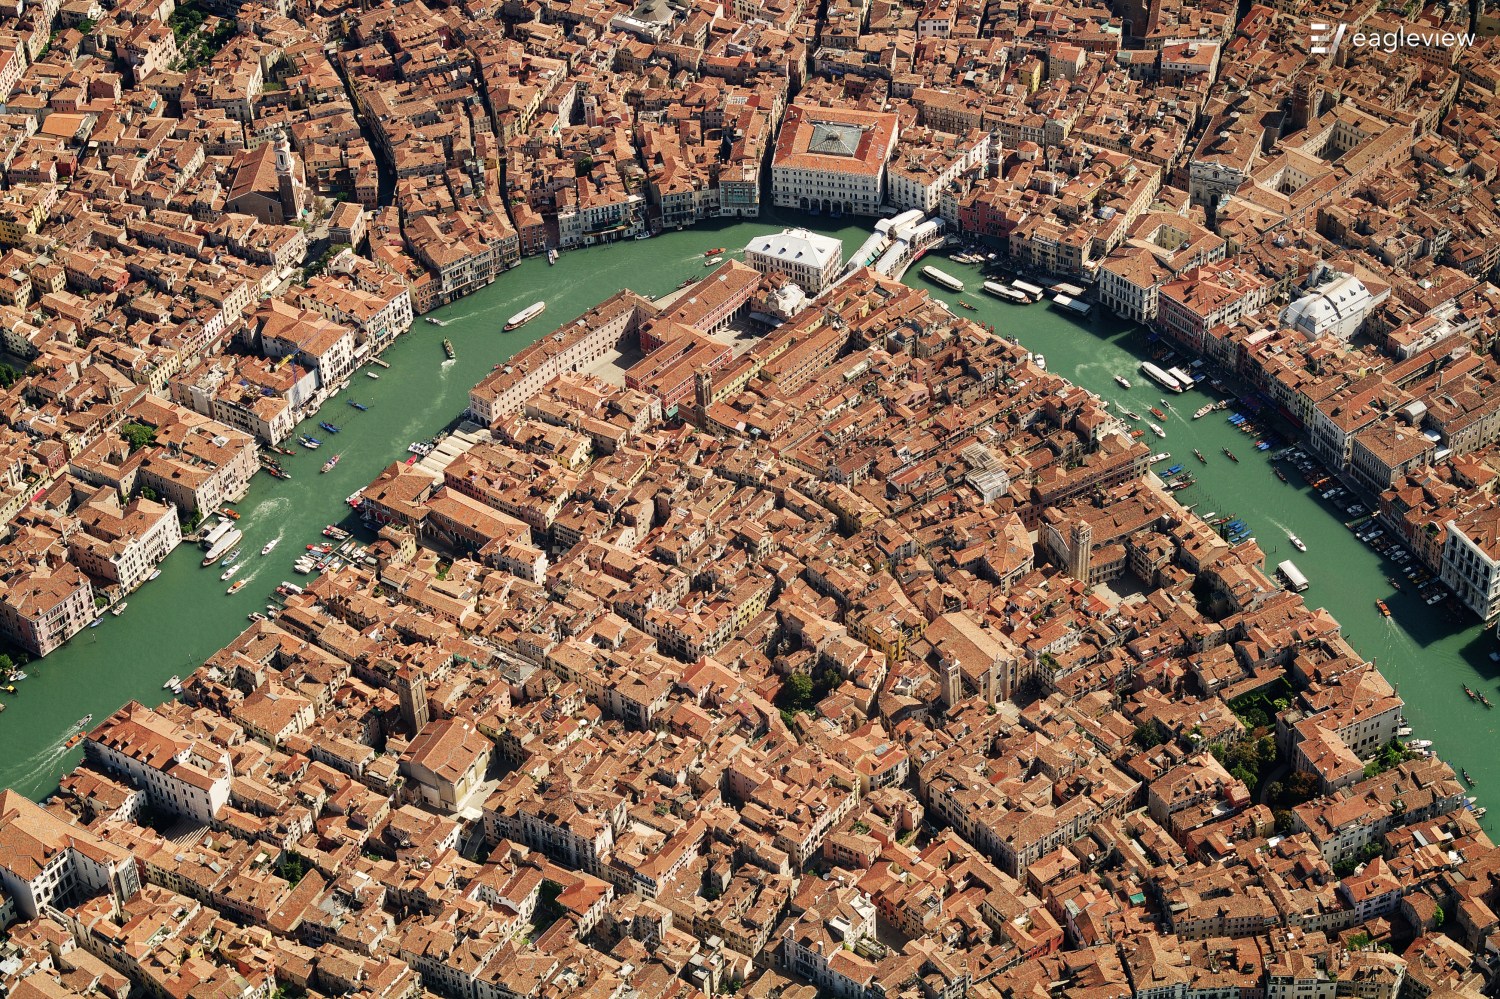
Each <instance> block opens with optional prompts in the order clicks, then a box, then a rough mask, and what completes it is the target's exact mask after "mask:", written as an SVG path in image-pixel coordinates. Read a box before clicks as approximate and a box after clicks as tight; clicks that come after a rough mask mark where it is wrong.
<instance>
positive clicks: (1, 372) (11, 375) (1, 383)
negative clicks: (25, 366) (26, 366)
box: [0, 363, 21, 388]
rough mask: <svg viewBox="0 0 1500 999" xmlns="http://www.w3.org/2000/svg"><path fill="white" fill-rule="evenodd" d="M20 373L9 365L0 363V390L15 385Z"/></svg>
mask: <svg viewBox="0 0 1500 999" xmlns="http://www.w3.org/2000/svg"><path fill="white" fill-rule="evenodd" d="M20 377H21V373H20V372H19V371H17V370H16V369H15V368H13V367H11V366H10V365H9V364H4V363H0V388H10V387H11V386H12V385H14V384H15V383H16V379H18V378H20Z"/></svg>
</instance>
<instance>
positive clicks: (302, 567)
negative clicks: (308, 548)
mask: <svg viewBox="0 0 1500 999" xmlns="http://www.w3.org/2000/svg"><path fill="white" fill-rule="evenodd" d="M314 564H315V563H314V562H313V557H312V556H311V555H303V556H302V557H301V558H299V559H297V561H295V562H293V563H292V571H293V572H298V573H301V574H302V575H304V576H305V575H307V574H308V573H309V572H312V571H313V567H314Z"/></svg>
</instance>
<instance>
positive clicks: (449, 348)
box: [443, 337, 458, 361]
mask: <svg viewBox="0 0 1500 999" xmlns="http://www.w3.org/2000/svg"><path fill="white" fill-rule="evenodd" d="M443 353H444V354H447V355H448V360H450V361H451V360H453V359H454V358H455V357H457V356H458V355H457V354H455V353H454V352H453V341H452V340H449V339H448V338H447V337H444V338H443Z"/></svg>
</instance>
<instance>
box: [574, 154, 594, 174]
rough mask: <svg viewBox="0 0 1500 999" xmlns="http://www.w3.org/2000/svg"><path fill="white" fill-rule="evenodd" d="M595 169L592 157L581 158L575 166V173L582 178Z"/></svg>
mask: <svg viewBox="0 0 1500 999" xmlns="http://www.w3.org/2000/svg"><path fill="white" fill-rule="evenodd" d="M592 169H594V158H593V157H592V156H580V157H578V159H577V161H575V162H574V164H573V172H574V173H576V174H577V175H578V176H580V177H582V176H583V175H584V174H586V173H588V172H589V171H590V170H592Z"/></svg>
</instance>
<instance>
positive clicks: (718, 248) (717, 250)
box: [703, 246, 724, 257]
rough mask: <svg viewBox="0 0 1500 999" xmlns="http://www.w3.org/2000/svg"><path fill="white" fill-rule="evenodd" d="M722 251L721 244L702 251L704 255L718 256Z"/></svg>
mask: <svg viewBox="0 0 1500 999" xmlns="http://www.w3.org/2000/svg"><path fill="white" fill-rule="evenodd" d="M723 252H724V247H722V246H716V247H714V248H713V249H712V250H704V251H703V255H704V256H705V257H716V256H718V255H719V254H721V253H723Z"/></svg>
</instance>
